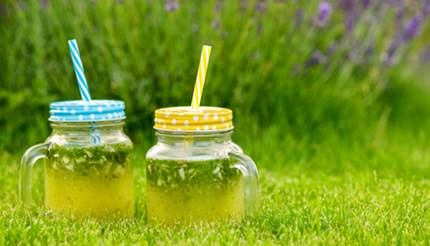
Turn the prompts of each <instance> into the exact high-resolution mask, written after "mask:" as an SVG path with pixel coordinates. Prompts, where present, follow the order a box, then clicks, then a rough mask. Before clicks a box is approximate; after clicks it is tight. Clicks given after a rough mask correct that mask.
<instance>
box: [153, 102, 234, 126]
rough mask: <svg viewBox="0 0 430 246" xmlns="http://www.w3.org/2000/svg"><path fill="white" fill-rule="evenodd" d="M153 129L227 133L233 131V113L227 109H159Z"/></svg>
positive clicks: (156, 112) (201, 107) (202, 107)
mask: <svg viewBox="0 0 430 246" xmlns="http://www.w3.org/2000/svg"><path fill="white" fill-rule="evenodd" d="M154 128H155V129H156V130H161V131H191V132H197V131H228V130H231V129H233V112H232V111H231V109H228V108H221V107H204V106H200V107H199V108H198V109H193V108H192V107H170V108H160V109H157V110H156V111H155V124H154Z"/></svg>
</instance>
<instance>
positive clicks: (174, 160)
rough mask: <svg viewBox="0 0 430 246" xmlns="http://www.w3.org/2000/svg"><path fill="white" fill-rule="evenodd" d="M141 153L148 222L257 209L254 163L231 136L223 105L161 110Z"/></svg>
mask: <svg viewBox="0 0 430 246" xmlns="http://www.w3.org/2000/svg"><path fill="white" fill-rule="evenodd" d="M154 128H155V131H156V136H157V138H158V142H157V144H156V145H155V146H153V147H152V148H151V149H150V150H149V151H148V152H147V154H146V158H147V166H146V175H147V214H148V220H149V221H159V222H162V223H166V224H174V223H177V222H185V223H188V222H194V221H217V220H222V219H240V218H243V217H244V216H245V215H249V214H251V213H252V212H253V211H255V210H256V209H257V208H258V172H257V168H256V166H255V163H254V162H253V161H252V160H251V158H249V157H248V156H246V155H245V154H243V151H242V149H241V148H240V147H239V146H238V145H237V144H235V143H234V142H233V141H232V140H231V136H232V133H233V125H232V111H231V110H230V109H226V108H217V107H200V108H199V109H198V110H195V109H190V108H189V107H173V108H162V109H158V110H156V112H155V126H154Z"/></svg>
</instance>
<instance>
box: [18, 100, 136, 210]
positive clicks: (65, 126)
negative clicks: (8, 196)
mask: <svg viewBox="0 0 430 246" xmlns="http://www.w3.org/2000/svg"><path fill="white" fill-rule="evenodd" d="M125 118H126V117H125V112H124V103H123V102H122V101H115V100H91V101H60V102H54V103H51V105H50V117H49V121H50V123H51V124H50V125H51V128H52V133H51V135H50V136H49V137H48V138H47V140H46V141H45V142H44V143H41V144H37V145H35V146H33V147H31V148H30V149H28V150H27V151H26V153H25V154H24V156H23V157H22V161H21V171H20V181H19V192H20V199H21V200H22V201H23V202H24V203H25V204H32V197H31V193H32V192H31V191H32V177H31V176H32V169H33V166H34V164H35V163H36V161H37V160H39V159H41V158H44V159H46V162H45V205H46V207H48V208H49V209H51V210H53V211H56V212H60V213H64V214H71V215H74V216H78V217H81V216H92V217H111V216H119V217H131V216H132V215H133V210H134V199H135V198H134V188H133V163H132V152H133V144H132V142H131V140H130V139H129V138H128V137H127V135H126V134H125V133H124V131H123V127H124V124H125V123H124V120H125Z"/></svg>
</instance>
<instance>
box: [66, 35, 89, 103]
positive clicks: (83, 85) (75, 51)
mask: <svg viewBox="0 0 430 246" xmlns="http://www.w3.org/2000/svg"><path fill="white" fill-rule="evenodd" d="M68 44H69V49H70V55H71V56H72V61H73V70H75V75H76V80H77V81H78V86H79V92H80V93H81V97H82V100H84V101H91V96H90V91H89V89H88V84H87V80H86V78H85V74H84V66H82V61H81V54H80V53H79V48H78V43H77V42H76V39H72V40H69V41H68Z"/></svg>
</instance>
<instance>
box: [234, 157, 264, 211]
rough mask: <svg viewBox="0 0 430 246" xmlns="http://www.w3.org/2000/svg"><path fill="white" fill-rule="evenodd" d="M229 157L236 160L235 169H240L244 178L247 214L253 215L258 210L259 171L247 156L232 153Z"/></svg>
mask: <svg viewBox="0 0 430 246" xmlns="http://www.w3.org/2000/svg"><path fill="white" fill-rule="evenodd" d="M228 155H229V157H230V158H231V159H233V160H236V161H237V163H235V164H234V167H235V168H237V169H239V170H240V171H241V172H242V174H243V176H244V182H245V185H244V190H245V212H246V215H251V214H253V213H254V212H256V211H257V210H258V206H259V186H258V170H257V166H256V165H255V162H254V161H253V160H252V159H251V158H250V157H249V156H247V155H245V154H243V153H240V152H236V151H235V152H230V153H229V154H228Z"/></svg>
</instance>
